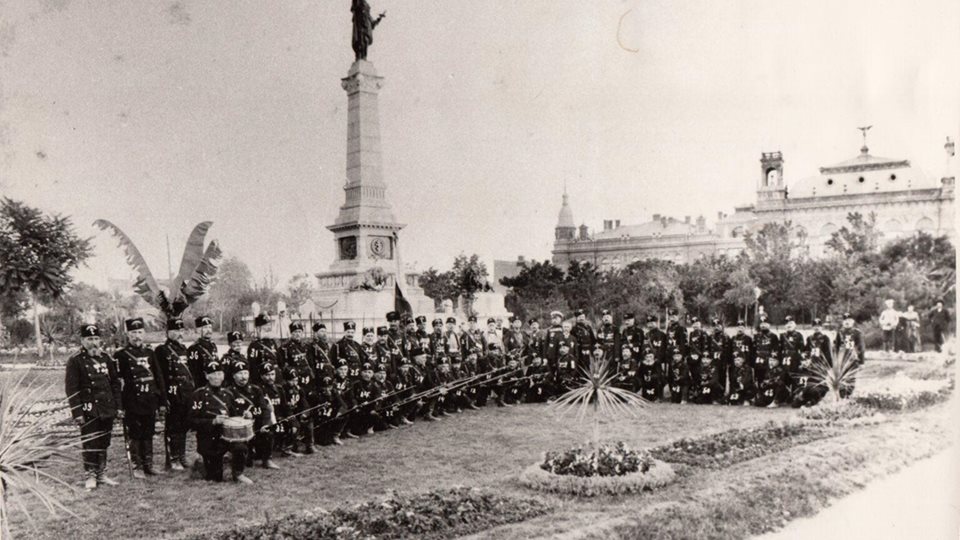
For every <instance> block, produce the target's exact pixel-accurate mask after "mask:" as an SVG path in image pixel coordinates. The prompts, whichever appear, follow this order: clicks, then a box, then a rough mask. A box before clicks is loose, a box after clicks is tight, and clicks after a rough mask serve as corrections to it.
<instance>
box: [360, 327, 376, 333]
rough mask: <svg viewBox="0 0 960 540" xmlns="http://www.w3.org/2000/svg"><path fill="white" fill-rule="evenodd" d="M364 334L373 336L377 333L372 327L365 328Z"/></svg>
mask: <svg viewBox="0 0 960 540" xmlns="http://www.w3.org/2000/svg"><path fill="white" fill-rule="evenodd" d="M362 333H363V335H367V334H373V333H376V330H374V329H373V327H372V326H364V327H363V331H362Z"/></svg>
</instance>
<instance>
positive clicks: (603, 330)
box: [597, 309, 620, 365]
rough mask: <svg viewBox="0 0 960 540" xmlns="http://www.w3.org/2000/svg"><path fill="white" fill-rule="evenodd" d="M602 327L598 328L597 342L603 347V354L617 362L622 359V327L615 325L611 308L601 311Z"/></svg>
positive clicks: (611, 361) (613, 362) (614, 362)
mask: <svg viewBox="0 0 960 540" xmlns="http://www.w3.org/2000/svg"><path fill="white" fill-rule="evenodd" d="M600 317H601V319H600V328H597V342H598V343H600V345H601V346H602V347H603V356H604V358H606V359H607V360H609V361H610V364H611V365H614V364H616V363H617V362H618V361H619V359H620V329H619V328H617V327H616V326H614V325H613V314H611V313H610V310H609V309H605V310H603V311H601V312H600Z"/></svg>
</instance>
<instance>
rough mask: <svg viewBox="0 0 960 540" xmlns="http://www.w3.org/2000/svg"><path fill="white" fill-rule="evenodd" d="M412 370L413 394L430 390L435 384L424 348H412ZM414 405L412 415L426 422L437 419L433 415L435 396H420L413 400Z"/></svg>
mask: <svg viewBox="0 0 960 540" xmlns="http://www.w3.org/2000/svg"><path fill="white" fill-rule="evenodd" d="M410 369H411V370H412V371H413V383H414V385H415V386H414V387H413V391H414V394H422V393H423V392H426V391H428V390H432V389H433V388H434V387H436V386H437V384H436V373H435V372H434V370H433V367H432V366H429V365H427V351H426V350H424V349H414V350H413V366H412V367H411V368H410ZM414 403H415V404H416V407H415V408H413V413H412V414H413V416H414V417H420V418H423V419H424V420H426V421H428V422H433V421H434V420H439V418H437V417H436V416H434V415H433V410H434V406H435V405H436V397H430V398H420V399H418V400H417V401H415V402H414Z"/></svg>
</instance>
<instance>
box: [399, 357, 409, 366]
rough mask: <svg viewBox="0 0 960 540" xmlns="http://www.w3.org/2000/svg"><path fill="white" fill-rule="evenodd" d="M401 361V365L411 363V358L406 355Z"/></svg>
mask: <svg viewBox="0 0 960 540" xmlns="http://www.w3.org/2000/svg"><path fill="white" fill-rule="evenodd" d="M399 362H400V367H403V366H409V365H410V359H409V358H407V357H406V356H401V357H400V360H399Z"/></svg>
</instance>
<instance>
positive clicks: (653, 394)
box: [637, 349, 663, 401]
mask: <svg viewBox="0 0 960 540" xmlns="http://www.w3.org/2000/svg"><path fill="white" fill-rule="evenodd" d="M637 378H638V379H639V383H640V395H641V396H643V399H645V400H647V401H657V400H658V399H660V396H661V392H662V391H663V369H662V368H661V367H660V364H659V363H658V362H657V358H656V356H655V355H654V352H653V351H652V350H650V349H646V350H645V351H644V353H643V362H641V363H640V367H639V368H637Z"/></svg>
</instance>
